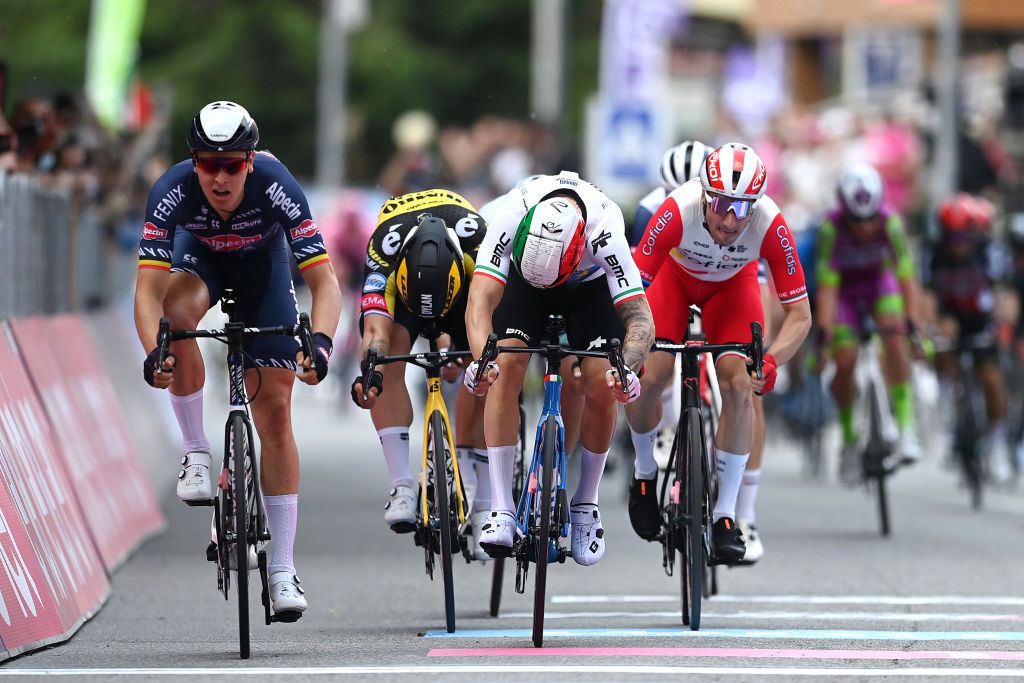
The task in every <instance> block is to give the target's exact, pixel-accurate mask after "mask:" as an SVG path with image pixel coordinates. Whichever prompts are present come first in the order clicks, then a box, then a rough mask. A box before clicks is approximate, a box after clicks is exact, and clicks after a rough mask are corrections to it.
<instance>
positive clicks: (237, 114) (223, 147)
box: [188, 101, 260, 154]
mask: <svg viewBox="0 0 1024 683" xmlns="http://www.w3.org/2000/svg"><path fill="white" fill-rule="evenodd" d="M259 140H260V129H259V128H258V127H257V126H256V122H255V121H254V120H253V118H252V117H251V116H249V112H247V111H246V110H245V107H243V106H242V105H240V104H235V103H234V102H228V101H220V102H211V103H210V104H208V105H206V106H205V107H203V108H202V109H200V110H199V113H198V114H196V116H195V118H194V119H192V127H191V128H190V129H189V132H188V148H189V151H190V152H192V153H193V154H195V153H196V152H235V151H240V152H251V151H253V150H254V149H256V143H257V142H259Z"/></svg>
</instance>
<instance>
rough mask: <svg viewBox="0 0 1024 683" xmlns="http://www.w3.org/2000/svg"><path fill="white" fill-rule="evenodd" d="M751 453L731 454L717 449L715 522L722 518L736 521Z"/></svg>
mask: <svg viewBox="0 0 1024 683" xmlns="http://www.w3.org/2000/svg"><path fill="white" fill-rule="evenodd" d="M749 457H750V453H730V452H729V451H723V450H722V449H720V448H716V449H715V467H716V469H717V470H718V500H716V501H715V514H714V518H715V520H714V521H716V522H717V521H718V520H719V519H721V518H722V517H728V518H730V519H732V520H733V521H735V520H736V496H737V495H738V494H739V491H740V482H741V481H742V480H743V469H744V468H745V467H746V466H747V458H749Z"/></svg>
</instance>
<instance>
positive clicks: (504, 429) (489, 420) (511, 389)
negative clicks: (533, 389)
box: [484, 338, 530, 513]
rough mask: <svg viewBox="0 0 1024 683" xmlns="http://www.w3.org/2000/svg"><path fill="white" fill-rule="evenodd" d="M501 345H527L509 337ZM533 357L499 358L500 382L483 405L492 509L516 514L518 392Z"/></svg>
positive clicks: (505, 354)
mask: <svg viewBox="0 0 1024 683" xmlns="http://www.w3.org/2000/svg"><path fill="white" fill-rule="evenodd" d="M501 343H502V346H526V344H525V343H524V342H522V341H521V340H519V339H515V338H510V339H505V340H503V341H502V342H501ZM529 360H530V357H529V356H528V355H527V354H520V353H502V354H499V355H498V360H497V363H498V368H499V377H498V380H497V381H496V382H495V383H494V384H493V385H492V386H491V388H490V390H489V391H488V392H487V400H486V401H485V402H484V436H485V438H486V441H487V460H488V463H487V464H488V469H489V471H490V475H491V509H492V510H493V511H497V512H508V513H514V511H515V501H513V500H512V468H513V466H514V465H515V451H516V440H517V439H518V438H519V392H520V390H521V389H522V387H523V378H524V377H525V376H526V366H527V365H528V363H529Z"/></svg>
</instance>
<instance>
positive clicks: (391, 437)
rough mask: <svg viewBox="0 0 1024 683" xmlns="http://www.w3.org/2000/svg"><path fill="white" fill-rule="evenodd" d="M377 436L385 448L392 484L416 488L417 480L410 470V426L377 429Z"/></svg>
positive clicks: (385, 459)
mask: <svg viewBox="0 0 1024 683" xmlns="http://www.w3.org/2000/svg"><path fill="white" fill-rule="evenodd" d="M377 436H379V437H380V445H381V448H383V449H384V462H385V463H386V464H387V466H388V474H390V475H391V486H392V487H394V486H398V485H399V484H404V485H405V486H409V487H412V488H415V486H416V480H415V479H413V476H412V472H411V471H410V470H409V428H408V427H385V428H384V429H378V430H377Z"/></svg>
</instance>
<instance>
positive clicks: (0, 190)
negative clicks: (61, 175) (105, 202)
mask: <svg viewBox="0 0 1024 683" xmlns="http://www.w3.org/2000/svg"><path fill="white" fill-rule="evenodd" d="M77 228H78V215H77V212H76V211H74V210H73V206H72V201H71V197H70V193H69V192H68V191H66V190H62V189H58V188H54V187H49V186H47V185H46V184H45V183H43V182H41V181H40V180H39V179H38V178H35V177H32V176H29V175H24V174H20V173H13V174H9V173H5V172H3V171H0V318H11V317H15V316H26V315H33V314H39V313H59V312H63V311H67V310H69V309H70V308H71V302H72V294H73V292H72V284H71V283H72V277H73V276H74V266H73V263H72V257H73V250H74V248H75V246H74V245H75V238H76V237H77V236H78V235H77V234H76V233H77Z"/></svg>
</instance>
